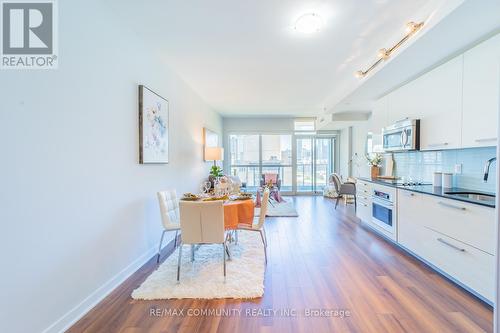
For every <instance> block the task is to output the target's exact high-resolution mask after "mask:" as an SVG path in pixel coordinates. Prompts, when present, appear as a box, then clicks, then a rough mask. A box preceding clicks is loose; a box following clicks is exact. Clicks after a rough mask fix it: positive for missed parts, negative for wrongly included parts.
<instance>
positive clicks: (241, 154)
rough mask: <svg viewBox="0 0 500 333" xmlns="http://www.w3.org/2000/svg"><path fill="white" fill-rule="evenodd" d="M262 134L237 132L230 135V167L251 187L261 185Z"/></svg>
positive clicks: (233, 172) (232, 171) (232, 173)
mask: <svg viewBox="0 0 500 333" xmlns="http://www.w3.org/2000/svg"><path fill="white" fill-rule="evenodd" d="M259 142H260V136H259V135H256V134H235V135H230V136H229V162H230V163H229V167H230V173H231V175H234V176H238V177H239V178H240V179H241V181H242V182H244V183H246V184H247V187H248V188H249V189H253V188H257V186H259V175H260V150H259Z"/></svg>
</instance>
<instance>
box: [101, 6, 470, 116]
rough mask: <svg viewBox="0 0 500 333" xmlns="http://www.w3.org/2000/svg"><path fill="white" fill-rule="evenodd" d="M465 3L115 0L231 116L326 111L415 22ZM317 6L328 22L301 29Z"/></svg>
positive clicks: (129, 19) (352, 88) (139, 29)
mask: <svg viewBox="0 0 500 333" xmlns="http://www.w3.org/2000/svg"><path fill="white" fill-rule="evenodd" d="M474 1H476V0H474ZM462 2H463V0H331V1H304V0H288V1H284V0H258V1H257V0H255V1H235V0H211V1H201V0H198V1H194V0H192V1H165V0H163V1H162V0H151V1H148V2H137V1H118V0H107V4H108V5H110V6H112V9H113V12H115V13H116V14H117V15H119V16H122V18H123V19H124V24H126V25H127V26H129V27H131V28H132V29H134V30H135V31H137V33H139V34H140V36H141V37H142V38H143V39H144V40H146V41H148V42H150V43H151V45H155V47H157V51H158V52H160V55H161V56H162V57H164V58H165V60H166V61H167V63H168V64H169V65H170V66H171V67H172V68H173V69H174V70H175V71H176V72H177V73H178V74H179V75H180V76H181V77H182V78H184V80H186V81H187V83H188V84H189V85H190V86H191V87H192V88H193V89H194V90H195V91H196V92H197V93H198V94H199V95H200V96H201V97H202V98H203V99H204V100H205V101H206V102H207V103H208V104H209V105H211V106H212V107H213V108H214V109H215V110H217V111H219V112H220V113H222V114H223V115H231V116H242V115H280V116H283V115H294V116H308V115H314V116H315V115H319V114H323V113H324V110H325V109H331V108H333V107H334V106H335V105H337V104H338V102H340V101H341V100H343V99H345V98H346V96H348V95H349V94H351V93H352V92H353V91H355V90H356V89H357V88H359V86H360V85H362V84H363V82H361V81H360V80H358V79H356V78H354V77H353V73H354V72H355V71H356V70H358V69H361V68H365V67H366V66H367V65H368V64H370V63H371V62H372V61H373V60H375V59H376V53H377V50H378V49H380V48H381V47H387V46H390V45H391V44H393V43H394V42H396V41H397V40H398V39H399V38H400V37H401V36H402V34H403V33H404V25H405V23H406V22H407V21H409V20H415V21H418V20H425V19H428V18H429V17H432V16H434V17H435V18H439V19H441V18H442V17H444V16H445V15H446V14H448V13H449V12H450V11H451V10H453V9H454V8H455V7H456V6H458V5H459V4H461V3H462ZM146 4H147V5H146ZM307 12H316V13H318V14H319V15H321V16H322V18H323V20H324V22H325V27H324V30H323V31H321V32H320V33H318V34H315V35H307V36H304V35H301V34H300V33H298V32H296V31H294V30H293V23H294V21H295V19H296V18H297V17H299V16H300V15H302V14H304V13H307ZM435 21H436V22H437V19H435ZM424 33H425V32H424V31H422V34H424Z"/></svg>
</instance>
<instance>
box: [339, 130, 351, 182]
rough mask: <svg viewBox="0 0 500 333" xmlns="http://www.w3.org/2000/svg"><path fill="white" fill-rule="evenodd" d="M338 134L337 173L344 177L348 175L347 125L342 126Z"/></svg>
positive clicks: (348, 145)
mask: <svg viewBox="0 0 500 333" xmlns="http://www.w3.org/2000/svg"><path fill="white" fill-rule="evenodd" d="M339 132H340V135H339V173H340V174H341V175H342V177H343V178H344V179H347V177H348V176H349V160H350V158H351V156H349V147H350V145H351V143H350V142H349V140H350V138H349V127H346V128H343V129H341V130H340V131H339Z"/></svg>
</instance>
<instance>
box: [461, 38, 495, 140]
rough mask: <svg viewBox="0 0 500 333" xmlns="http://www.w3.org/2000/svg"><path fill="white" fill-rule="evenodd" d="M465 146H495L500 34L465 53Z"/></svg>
mask: <svg viewBox="0 0 500 333" xmlns="http://www.w3.org/2000/svg"><path fill="white" fill-rule="evenodd" d="M463 76H464V77H463V127H462V145H463V147H484V146H496V139H497V124H498V121H497V119H498V110H499V106H500V105H499V103H500V98H499V92H500V34H498V35H496V36H493V37H491V38H490V39H488V40H486V41H485V42H483V43H481V44H479V45H477V46H476V47H474V48H472V49H470V50H469V51H467V52H465V53H464V74H463Z"/></svg>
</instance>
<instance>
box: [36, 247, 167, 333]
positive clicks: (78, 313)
mask: <svg viewBox="0 0 500 333" xmlns="http://www.w3.org/2000/svg"><path fill="white" fill-rule="evenodd" d="M173 246H174V240H173V239H172V240H171V241H170V242H168V243H167V244H166V245H165V246H164V247H163V249H162V251H164V250H165V249H169V250H170V249H172V250H173ZM157 251H158V248H157V247H156V246H154V247H152V248H150V249H149V250H147V251H146V252H145V253H144V254H142V255H141V256H139V258H137V259H136V260H134V261H133V262H132V263H131V264H130V265H128V266H127V267H125V268H124V269H123V270H121V271H120V272H119V273H118V274H116V275H115V276H114V277H112V278H111V279H110V280H108V281H107V282H106V283H104V284H103V285H102V286H101V287H99V288H98V289H97V290H95V291H94V292H92V293H91V294H90V295H89V296H87V297H86V298H85V299H84V300H83V301H81V302H80V304H78V305H77V306H75V307H74V308H73V309H71V310H69V311H68V312H67V313H66V314H64V315H63V316H62V317H61V318H59V319H58V320H56V321H55V322H54V323H53V324H51V325H50V326H49V327H47V328H46V329H45V330H43V331H42V333H60V332H65V331H66V330H68V329H69V328H70V327H71V326H73V325H74V324H75V323H76V322H77V321H78V320H80V319H81V318H82V317H83V316H85V315H86V314H87V313H88V312H89V311H90V310H92V309H93V308H94V307H95V306H96V305H97V304H99V303H100V302H101V301H102V300H103V299H104V298H106V297H107V296H108V295H109V294H111V292H113V290H115V289H116V288H117V287H118V286H119V285H121V284H122V283H123V282H125V281H126V280H127V279H128V278H129V277H130V276H131V275H132V274H134V273H135V272H136V271H137V270H138V269H139V268H141V267H142V266H143V265H145V264H146V263H147V262H148V261H149V260H151V259H152V257H153V256H154V255H156V254H157ZM168 252H170V251H168Z"/></svg>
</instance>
